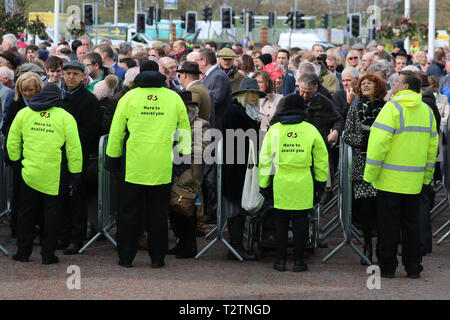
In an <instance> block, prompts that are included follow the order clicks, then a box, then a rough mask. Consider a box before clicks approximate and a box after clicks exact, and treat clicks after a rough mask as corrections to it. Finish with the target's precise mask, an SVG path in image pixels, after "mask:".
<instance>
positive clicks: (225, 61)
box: [218, 48, 244, 92]
mask: <svg viewBox="0 0 450 320" xmlns="http://www.w3.org/2000/svg"><path fill="white" fill-rule="evenodd" d="M218 57H219V67H220V68H221V69H222V70H223V71H224V72H225V73H226V74H227V75H228V77H229V78H230V82H231V92H235V91H237V90H239V86H240V84H241V81H242V79H244V75H243V74H241V73H240V72H238V70H237V68H236V66H235V65H234V63H233V61H234V59H235V58H236V53H235V52H234V51H233V50H232V49H230V48H223V49H221V50H220V51H219V56H218Z"/></svg>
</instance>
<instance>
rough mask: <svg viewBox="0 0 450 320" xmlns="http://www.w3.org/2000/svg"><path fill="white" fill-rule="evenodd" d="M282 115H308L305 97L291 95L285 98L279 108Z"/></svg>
mask: <svg viewBox="0 0 450 320" xmlns="http://www.w3.org/2000/svg"><path fill="white" fill-rule="evenodd" d="M277 111H279V112H280V113H279V114H280V115H281V114H283V115H291V114H299V113H301V114H306V104H305V100H304V99H303V97H302V96H301V95H299V94H296V93H291V94H290V95H287V96H286V97H283V98H282V99H281V100H280V102H279V103H278V106H277Z"/></svg>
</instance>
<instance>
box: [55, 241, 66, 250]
mask: <svg viewBox="0 0 450 320" xmlns="http://www.w3.org/2000/svg"><path fill="white" fill-rule="evenodd" d="M68 245H69V242H67V241H63V240H58V241H57V242H56V250H64V249H65V248H67V246H68Z"/></svg>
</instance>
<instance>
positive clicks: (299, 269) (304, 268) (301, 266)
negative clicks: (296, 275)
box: [294, 260, 308, 272]
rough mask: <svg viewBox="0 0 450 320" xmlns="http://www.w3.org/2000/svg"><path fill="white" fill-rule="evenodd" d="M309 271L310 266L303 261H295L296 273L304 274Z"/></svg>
mask: <svg viewBox="0 0 450 320" xmlns="http://www.w3.org/2000/svg"><path fill="white" fill-rule="evenodd" d="M303 271H308V265H307V264H306V263H304V262H303V261H299V260H297V261H295V262H294V272H303Z"/></svg>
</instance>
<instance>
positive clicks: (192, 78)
mask: <svg viewBox="0 0 450 320" xmlns="http://www.w3.org/2000/svg"><path fill="white" fill-rule="evenodd" d="M177 72H178V73H179V74H180V75H179V81H180V84H181V85H182V86H183V88H184V89H185V90H186V91H190V92H191V93H192V102H195V103H197V104H198V116H199V117H200V118H202V119H204V120H206V121H209V116H210V114H211V96H210V95H209V92H208V89H206V87H205V86H204V85H203V84H202V83H201V81H200V74H201V72H200V69H199V68H198V63H197V62H191V61H185V62H184V63H183V64H182V65H181V68H180V69H178V70H177Z"/></svg>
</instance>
